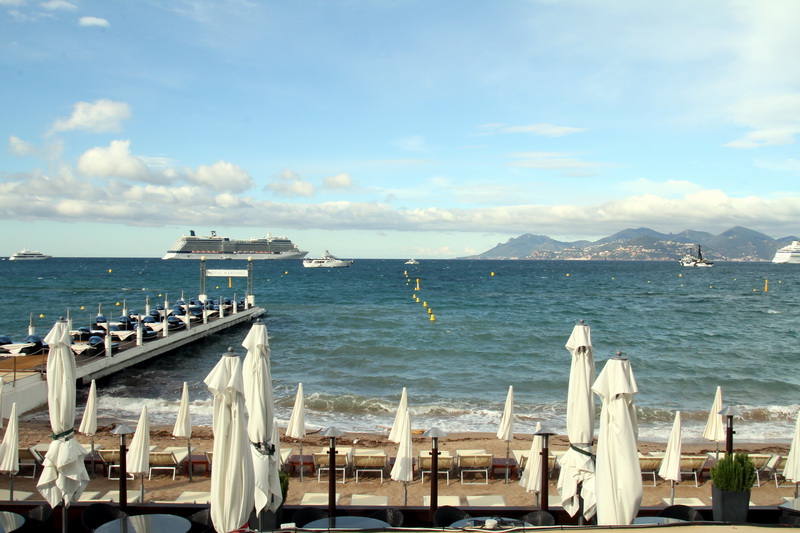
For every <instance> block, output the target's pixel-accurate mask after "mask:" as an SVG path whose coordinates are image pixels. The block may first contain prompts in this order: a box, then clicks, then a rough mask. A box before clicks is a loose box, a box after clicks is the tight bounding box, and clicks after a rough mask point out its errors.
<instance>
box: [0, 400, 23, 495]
mask: <svg viewBox="0 0 800 533" xmlns="http://www.w3.org/2000/svg"><path fill="white" fill-rule="evenodd" d="M0 472H4V473H6V474H8V477H9V481H10V487H9V498H8V499H9V500H11V501H13V500H14V476H15V475H16V474H17V472H19V425H18V422H17V404H16V402H15V403H13V404H11V414H9V416H8V426H7V427H6V434H5V436H3V443H2V444H0Z"/></svg>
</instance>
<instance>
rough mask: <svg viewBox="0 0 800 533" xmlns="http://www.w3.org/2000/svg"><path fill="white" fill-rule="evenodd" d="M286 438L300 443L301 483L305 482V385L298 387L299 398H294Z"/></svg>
mask: <svg viewBox="0 0 800 533" xmlns="http://www.w3.org/2000/svg"><path fill="white" fill-rule="evenodd" d="M286 436H287V437H289V438H291V439H298V440H299V441H300V461H301V464H300V481H301V482H302V481H303V464H302V461H303V437H305V436H306V399H305V396H304V395H303V384H302V383H300V384H299V385H298V386H297V396H295V398H294V407H292V414H291V416H289V427H287V428H286Z"/></svg>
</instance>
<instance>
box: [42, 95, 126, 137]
mask: <svg viewBox="0 0 800 533" xmlns="http://www.w3.org/2000/svg"><path fill="white" fill-rule="evenodd" d="M130 117H131V108H130V106H129V105H128V104H126V103H124V102H114V101H112V100H108V99H105V98H104V99H101V100H95V101H94V102H78V103H76V104H75V105H74V106H73V109H72V115H71V116H70V117H69V118H67V119H63V118H60V119H57V120H56V121H55V122H54V123H53V125H52V126H51V127H50V133H55V132H58V131H89V132H92V133H102V132H110V131H120V129H122V124H121V123H122V121H123V120H125V119H128V118H130Z"/></svg>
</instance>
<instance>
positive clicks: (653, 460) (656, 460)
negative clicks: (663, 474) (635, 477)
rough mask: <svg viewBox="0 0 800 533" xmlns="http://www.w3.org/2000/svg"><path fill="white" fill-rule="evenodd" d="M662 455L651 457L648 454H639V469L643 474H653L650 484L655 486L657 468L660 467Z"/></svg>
mask: <svg viewBox="0 0 800 533" xmlns="http://www.w3.org/2000/svg"><path fill="white" fill-rule="evenodd" d="M663 460H664V458H663V457H652V456H649V455H640V456H639V469H640V470H641V471H642V475H643V476H645V475H647V476H653V484H652V485H651V486H653V487H655V486H656V484H657V478H656V476H657V475H658V469H659V468H660V467H661V461H663Z"/></svg>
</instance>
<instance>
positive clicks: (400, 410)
mask: <svg viewBox="0 0 800 533" xmlns="http://www.w3.org/2000/svg"><path fill="white" fill-rule="evenodd" d="M407 410H408V391H406V388H405V387H403V393H402V394H401V395H400V403H399V404H397V414H395V415H394V422H393V423H392V429H391V430H390V431H389V440H390V441H391V442H395V443H397V444H400V438H401V437H400V431H401V426H402V425H403V416H405V415H404V413H405V412H406V411H407Z"/></svg>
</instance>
